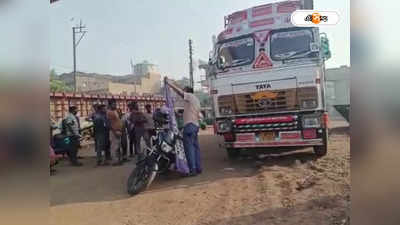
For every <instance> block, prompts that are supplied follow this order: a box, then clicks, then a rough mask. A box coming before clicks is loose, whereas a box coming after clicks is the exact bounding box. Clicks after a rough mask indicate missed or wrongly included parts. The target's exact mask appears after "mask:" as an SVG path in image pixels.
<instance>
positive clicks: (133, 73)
mask: <svg viewBox="0 0 400 225" xmlns="http://www.w3.org/2000/svg"><path fill="white" fill-rule="evenodd" d="M130 63H131V73H132V76H135V65H133V61H132V59H131V62H130ZM133 85H134V86H135V94H136V93H137V92H136V85H137V84H136V78H135V77H134V80H133Z"/></svg>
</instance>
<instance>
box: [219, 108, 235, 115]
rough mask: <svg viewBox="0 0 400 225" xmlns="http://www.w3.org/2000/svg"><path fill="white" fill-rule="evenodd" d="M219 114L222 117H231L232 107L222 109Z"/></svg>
mask: <svg viewBox="0 0 400 225" xmlns="http://www.w3.org/2000/svg"><path fill="white" fill-rule="evenodd" d="M219 112H220V113H221V114H222V115H231V114H232V108H231V107H230V106H225V107H221V108H219Z"/></svg>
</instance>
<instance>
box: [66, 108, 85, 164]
mask: <svg viewBox="0 0 400 225" xmlns="http://www.w3.org/2000/svg"><path fill="white" fill-rule="evenodd" d="M68 111H69V112H68V114H67V116H66V117H65V119H63V121H62V133H63V134H65V135H66V136H68V137H69V138H70V141H71V143H70V145H69V149H68V158H69V160H70V161H71V165H72V166H82V165H83V164H82V163H80V162H78V156H77V155H78V148H79V145H80V138H81V135H80V134H79V122H78V120H77V117H76V115H77V114H78V108H77V107H76V106H70V107H69V109H68Z"/></svg>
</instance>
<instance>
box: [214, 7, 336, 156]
mask: <svg viewBox="0 0 400 225" xmlns="http://www.w3.org/2000/svg"><path fill="white" fill-rule="evenodd" d="M303 7H304V2H303V1H284V2H277V3H271V4H266V5H261V6H256V7H252V8H249V9H245V10H242V11H238V12H235V13H233V14H231V15H229V16H227V17H225V30H224V31H222V32H221V33H220V34H219V35H218V38H216V40H215V43H214V47H213V50H212V51H211V52H210V61H209V68H210V69H209V73H208V76H207V81H208V85H209V88H210V95H211V98H212V102H213V110H214V114H215V115H214V116H215V118H216V120H215V128H216V129H215V130H216V133H217V134H219V135H222V136H224V146H225V148H226V149H227V152H228V155H229V156H230V157H235V156H238V155H239V154H240V151H241V150H243V149H247V150H251V149H255V148H271V149H270V150H271V151H273V148H276V147H303V146H312V147H314V151H315V153H316V154H317V155H320V156H322V155H325V154H326V152H327V139H328V133H327V120H328V119H327V113H326V106H325V94H324V71H325V66H324V58H323V57H322V54H321V44H320V33H319V29H318V28H317V27H295V26H293V25H292V23H291V14H292V12H294V11H295V10H297V9H302V8H303Z"/></svg>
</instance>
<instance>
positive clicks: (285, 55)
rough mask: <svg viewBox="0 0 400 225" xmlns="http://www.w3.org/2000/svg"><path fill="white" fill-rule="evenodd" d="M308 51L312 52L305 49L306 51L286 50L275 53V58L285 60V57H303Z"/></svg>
mask: <svg viewBox="0 0 400 225" xmlns="http://www.w3.org/2000/svg"><path fill="white" fill-rule="evenodd" d="M310 53H312V52H311V51H307V52H295V51H292V52H286V53H282V54H276V55H275V58H279V59H281V60H285V59H290V58H293V57H294V56H296V57H303V56H307V55H309V54H310Z"/></svg>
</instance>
